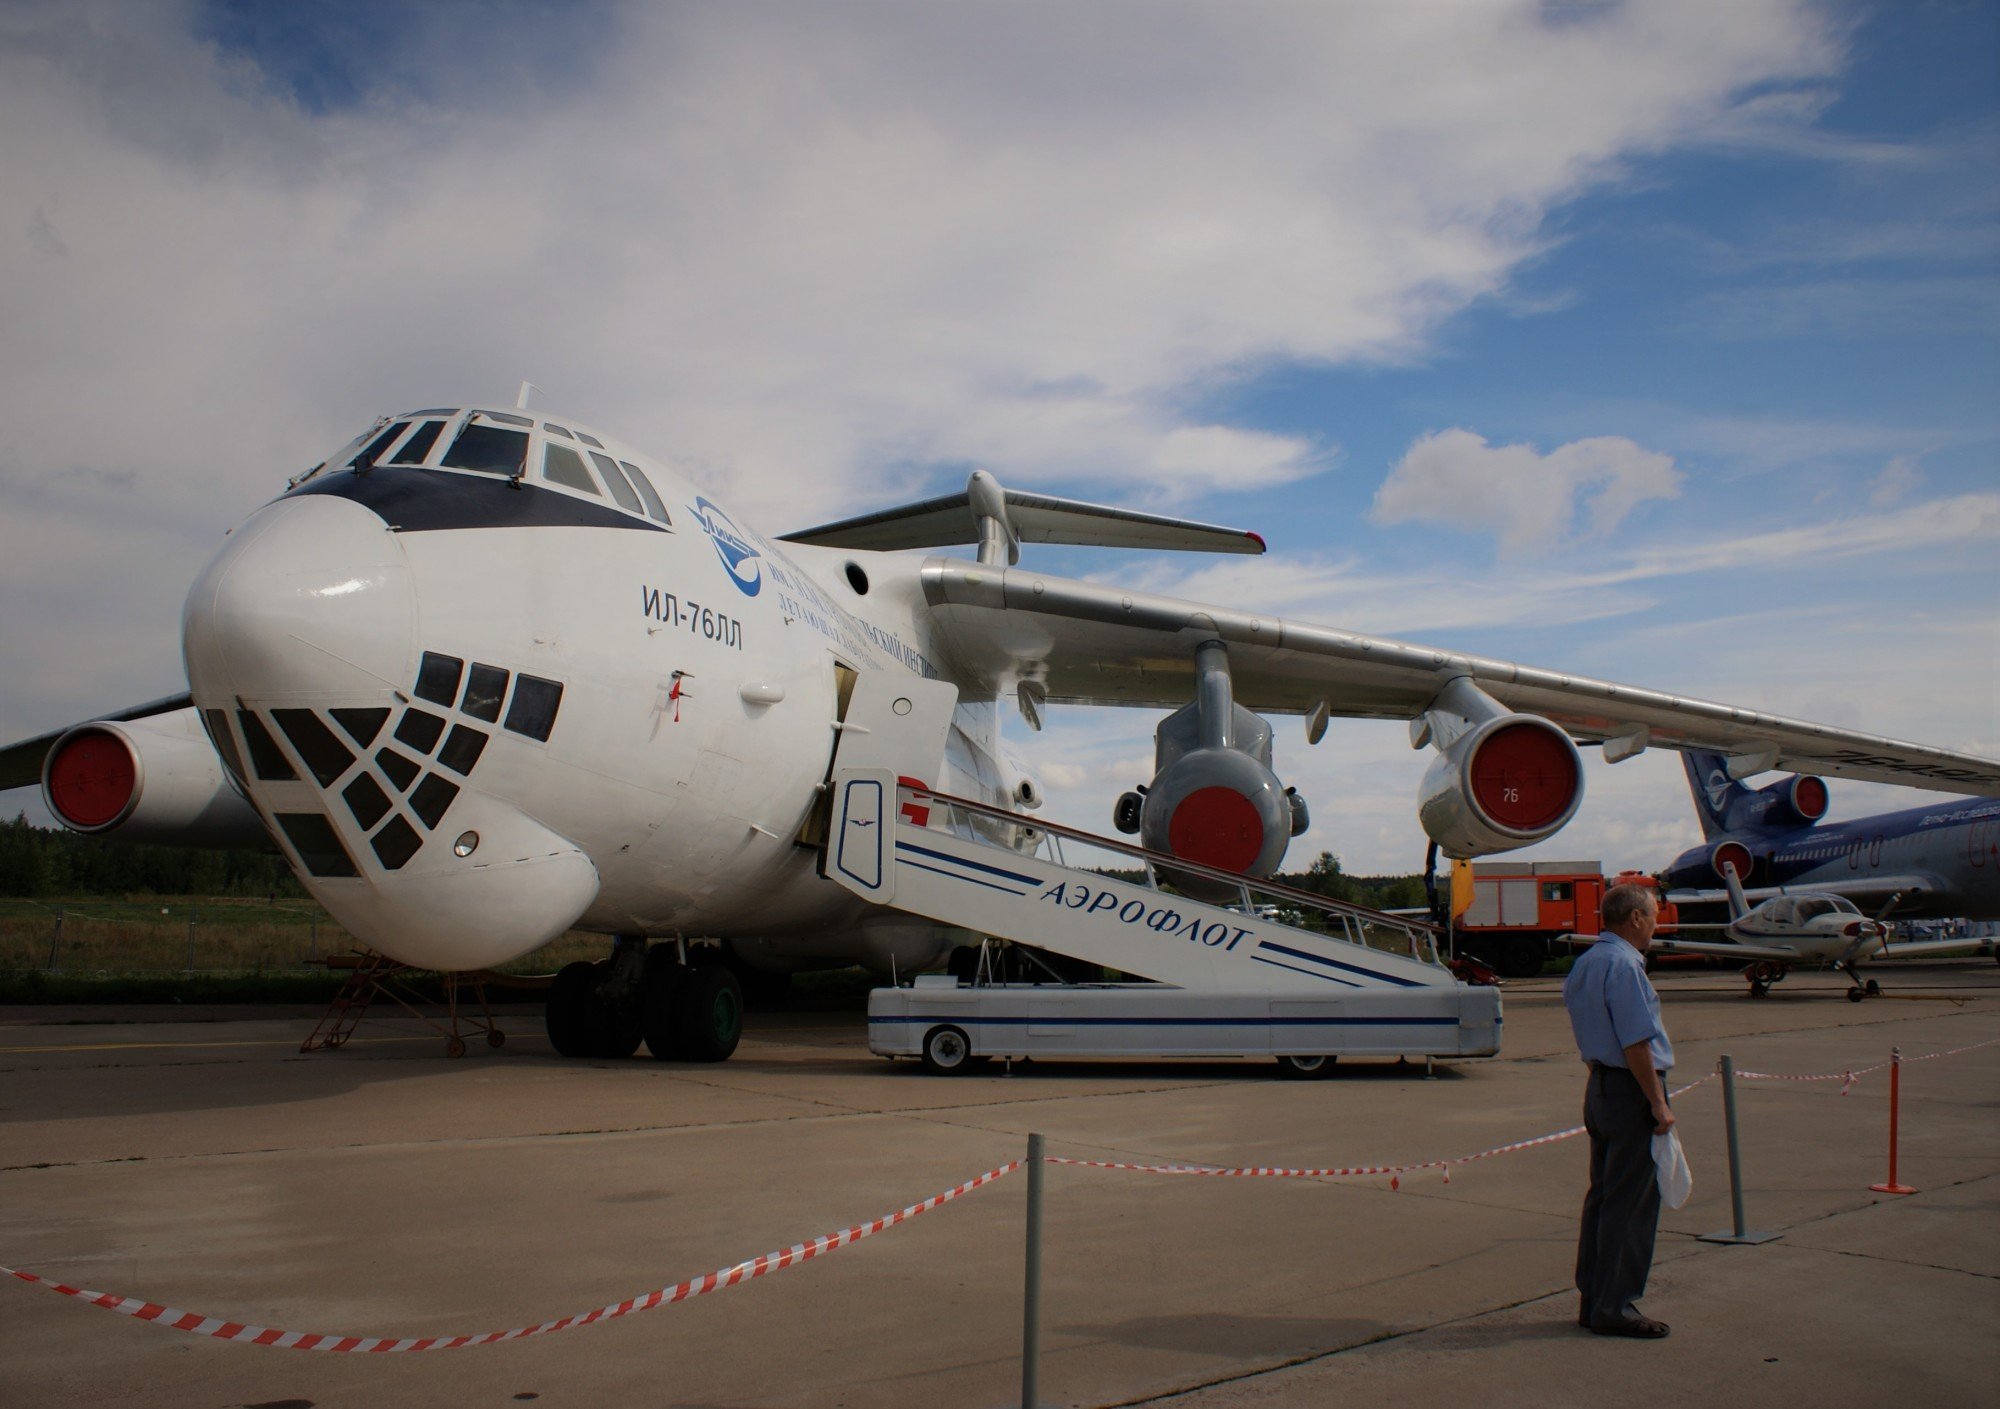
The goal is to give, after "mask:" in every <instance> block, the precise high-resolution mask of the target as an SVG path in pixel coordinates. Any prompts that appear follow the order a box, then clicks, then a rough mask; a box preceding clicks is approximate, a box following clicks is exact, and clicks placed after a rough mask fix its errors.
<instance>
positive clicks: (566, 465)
mask: <svg viewBox="0 0 2000 1409" xmlns="http://www.w3.org/2000/svg"><path fill="white" fill-rule="evenodd" d="M542 477H543V478H544V479H547V480H549V481H551V482H552V483H555V484H566V485H568V486H569V487H570V488H571V489H581V490H582V491H583V492H584V493H585V494H595V495H596V496H597V497H598V498H600V499H602V498H603V497H604V491H603V490H601V489H599V488H598V487H597V481H596V480H593V479H592V478H591V477H590V471H589V470H588V469H586V468H585V467H584V463H583V457H582V456H581V455H579V454H577V453H576V452H575V451H574V450H572V449H570V448H569V447H568V446H567V445H554V444H545V445H543V446H542Z"/></svg>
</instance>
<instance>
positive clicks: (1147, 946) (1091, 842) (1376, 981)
mask: <svg viewBox="0 0 2000 1409" xmlns="http://www.w3.org/2000/svg"><path fill="white" fill-rule="evenodd" d="M827 842H828V844H827V851H826V861H825V866H826V873H827V876H828V878H829V879H831V880H833V881H835V882H837V883H838V884H840V885H842V886H845V887H846V888H847V889H848V890H851V891H853V892H854V893H855V894H856V895H859V896H861V897H862V898H864V899H866V900H870V901H873V902H874V903H876V904H878V905H885V906H888V907H890V908H893V909H897V910H902V911H906V912H908V913H911V914H915V915H921V916H923V917H925V918H926V919H930V920H935V921H937V922H939V923H940V924H946V925H954V926H958V927H960V928H963V929H967V930H971V931H973V932H975V933H977V934H984V935H992V936H994V937H995V938H1000V939H1007V940H1012V941H1013V942H1015V943H1017V944H1025V945H1031V946H1033V947H1035V948H1037V949H1046V950H1050V951H1052V952H1054V953H1057V954H1063V955H1067V956H1069V957H1071V958H1074V959H1078V960H1081V961H1083V962H1084V963H1086V964H1094V965H1098V966H1100V967H1103V968H1106V969H1111V970H1115V971H1117V972H1119V973H1124V974H1129V975H1132V976H1134V977H1138V978H1144V979H1150V980H1152V981H1153V982H1156V983H1164V984H1171V985H1173V986H1174V987H1176V988H1186V989H1205V990H1226V991H1232V992H1252V991H1260V992H1262V991H1267V992H1309V993H1328V992H1332V991H1336V990H1339V989H1350V990H1355V989H1377V990H1389V991H1393V990H1398V989H1422V988H1449V987H1452V986H1454V985H1456V983H1457V980H1456V978H1455V977H1454V976H1453V975H1452V973H1451V971H1450V970H1449V969H1448V968H1447V967H1446V966H1445V965H1444V963H1443V962H1442V961H1441V959H1440V957H1439V954H1438V946H1437V930H1436V928H1435V927H1434V926H1432V925H1429V924H1426V923H1424V922H1423V921H1421V920H1417V919H1413V918H1411V917H1408V916H1400V915H1389V914H1385V913H1383V912H1382V911H1378V910H1371V909H1368V908H1367V907H1365V906H1360V905H1352V904H1348V903H1346V902H1343V901H1339V900H1333V899H1330V898H1328V897H1326V896H1322V895H1315V894H1313V893H1312V892H1310V891H1303V890H1298V889H1295V888H1293V887H1291V886H1286V885H1281V884H1278V883H1276V882H1273V881H1265V880H1259V879H1256V878H1254V877H1247V876H1243V875H1239V874H1237V873H1235V872H1232V871H1221V870H1216V869H1215V868H1213V867H1209V866H1202V865H1198V864H1196V863H1193V862H1190V861H1185V860H1182V859H1181V858H1179V857H1174V856H1168V855H1164V854H1162V853H1159V852H1154V851H1148V850H1146V849H1145V848H1143V847H1139V846H1133V845H1130V844H1128V843H1126V842H1122V841H1118V840H1116V839H1114V838H1111V837H1104V836H1098V835H1095V834H1093V833H1089V832H1084V831H1079V830H1077V829H1075V828H1071V827H1064V826H1060V825H1057V824H1053V823H1049V822H1044V821H1042V820H1040V819H1039V818H1036V817H1033V816H1030V815H1027V814H1024V813H1019V812H1010V811H1008V810H1006V809H1004V808H1000V807H995V806H992V805H990V804H987V803H982V802H978V801H975V800H973V799H970V798H964V797H954V796H951V795H949V794H946V793H942V792H939V791H938V790H936V789H934V788H931V787H929V786H927V785H926V784H924V783H922V782H920V781H919V780H917V779H914V778H905V777H900V776H896V775H892V774H890V773H889V772H887V771H886V770H881V769H862V770H855V771H850V772H843V773H841V774H839V775H837V777H836V779H835V801H834V812H833V826H832V829H831V832H830V834H829V836H828V839H827ZM1093 854H1094V856H1095V858H1096V860H1097V864H1096V865H1091V864H1089V863H1088V862H1086V860H1085V857H1087V856H1092V855H1093ZM1190 889H1199V890H1201V891H1203V892H1205V893H1206V894H1207V895H1209V896H1211V897H1216V898H1213V899H1198V898H1195V897H1194V896H1191V895H1189V894H1187V893H1186V892H1187V890H1190Z"/></svg>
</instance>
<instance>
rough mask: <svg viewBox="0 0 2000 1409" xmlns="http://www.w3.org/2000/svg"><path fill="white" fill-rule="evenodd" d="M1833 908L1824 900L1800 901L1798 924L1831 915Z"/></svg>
mask: <svg viewBox="0 0 2000 1409" xmlns="http://www.w3.org/2000/svg"><path fill="white" fill-rule="evenodd" d="M1832 913H1833V907H1832V906H1831V905H1829V904H1827V902H1826V901H1824V900H1801V901H1800V902H1799V922H1800V923H1801V924H1803V923H1804V922H1805V921H1807V920H1812V919H1817V918H1818V917H1819V916H1821V915H1831V914H1832Z"/></svg>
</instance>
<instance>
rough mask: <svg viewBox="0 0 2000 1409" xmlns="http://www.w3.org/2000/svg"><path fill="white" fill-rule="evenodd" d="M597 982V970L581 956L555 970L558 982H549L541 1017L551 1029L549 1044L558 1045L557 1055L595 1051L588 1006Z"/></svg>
mask: <svg viewBox="0 0 2000 1409" xmlns="http://www.w3.org/2000/svg"><path fill="white" fill-rule="evenodd" d="M596 985H597V970H596V969H595V968H594V967H593V966H591V965H590V964H586V963H584V962H583V961H582V960H578V961H577V962H576V963H574V964H564V965H563V966H562V970H561V971H560V972H559V973H557V974H556V978H555V982H554V983H552V984H550V985H549V993H548V997H547V999H546V1000H545V1001H544V1003H543V1006H542V1021H543V1023H544V1025H545V1026H546V1027H547V1028H548V1031H549V1045H550V1046H551V1047H553V1048H555V1049H556V1055H557V1056H559V1057H588V1056H591V1055H592V1052H591V1050H590V1041H589V1032H590V1026H589V1022H588V1019H587V1017H586V1015H585V1009H586V1008H587V1007H588V1006H589V1005H590V1001H591V997H592V993H591V990H592V989H593V988H595V987H596Z"/></svg>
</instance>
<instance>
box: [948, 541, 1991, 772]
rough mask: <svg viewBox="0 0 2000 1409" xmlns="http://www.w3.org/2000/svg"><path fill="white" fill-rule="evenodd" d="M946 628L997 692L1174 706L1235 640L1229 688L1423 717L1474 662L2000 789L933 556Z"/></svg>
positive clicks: (1674, 703)
mask: <svg viewBox="0 0 2000 1409" xmlns="http://www.w3.org/2000/svg"><path fill="white" fill-rule="evenodd" d="M923 585H924V593H925V597H926V599H927V600H928V602H929V604H930V608H931V614H932V617H933V619H934V621H935V623H936V627H937V632H938V636H939V638H940V640H941V642H942V643H943V645H944V648H945V649H946V651H947V652H948V653H949V654H950V655H951V657H952V658H953V663H954V665H955V666H956V667H957V668H958V670H959V671H960V672H961V678H962V679H964V680H965V681H966V682H967V683H968V684H969V685H972V686H974V687H978V686H984V687H986V688H987V689H990V690H991V691H992V693H994V694H995V695H998V694H1000V693H1002V692H1004V691H1006V690H1009V689H1012V688H1013V687H1014V686H1015V684H1017V683H1019V682H1022V681H1029V682H1033V683H1034V684H1035V685H1036V686H1038V687H1039V689H1040V690H1041V691H1043V692H1045V693H1046V698H1047V699H1048V700H1049V701H1051V702H1053V703H1058V704H1097V705H1134V706H1143V707H1148V708H1154V709H1174V708H1178V707H1179V706H1180V705H1183V704H1185V703H1187V701H1188V700H1189V699H1191V698H1192V697H1193V691H1194V684H1193V681H1194V671H1193V665H1194V648H1195V646H1196V645H1198V644H1199V643H1201V642H1202V641H1206V640H1212V639H1220V640H1221V641H1223V642H1224V643H1225V644H1226V645H1227V646H1228V648H1229V662H1230V675H1231V679H1232V681H1233V686H1234V691H1235V698H1236V699H1237V701H1238V702H1240V703H1241V704H1243V705H1245V706H1246V707H1248V708H1250V709H1253V710H1257V711H1260V712H1263V713H1270V714H1307V713H1312V712H1314V711H1316V710H1317V709H1319V708H1321V707H1324V708H1325V709H1326V711H1327V713H1329V714H1333V715H1341V716H1346V717H1350V718H1377V719H1406V720H1413V719H1416V718H1417V717H1418V716H1420V715H1422V714H1423V713H1424V711H1425V710H1426V709H1427V708H1428V707H1429V706H1430V705H1431V703H1432V702H1433V700H1434V698H1435V697H1436V695H1437V694H1438V692H1439V690H1440V689H1442V688H1443V686H1444V685H1445V683H1446V682H1447V681H1448V680H1450V679H1451V678H1453V677H1454V676H1458V675H1469V676H1470V677H1471V678H1472V679H1473V681H1474V682H1475V683H1476V684H1477V685H1478V686H1479V687H1480V688H1481V689H1482V690H1484V691H1485V692H1486V693H1487V694H1489V695H1491V696H1492V697H1493V698H1494V699H1496V700H1498V701H1499V702H1500V703H1501V704H1502V705H1505V706H1506V707H1507V708H1509V709H1513V710H1518V711H1523V712H1527V713H1533V714H1539V715H1543V716H1545V717H1547V718H1548V719H1550V720H1552V721H1554V722H1555V723H1557V724H1559V725H1561V726H1562V727H1563V728H1564V729H1565V730H1567V731H1568V732H1569V734H1570V736H1571V737H1572V738H1574V739H1576V740H1578V741H1579V742H1583V743H1602V742H1606V741H1616V742H1618V743H1619V744H1620V745H1621V748H1622V749H1623V750H1624V751H1625V752H1626V753H1628V754H1629V753H1630V752H1633V751H1635V749H1634V747H1633V746H1634V745H1635V744H1636V745H1646V744H1651V745H1658V746H1661V747H1666V748H1676V749H1687V748H1703V749H1713V750H1715V751H1717V752H1721V753H1726V754H1730V755H1733V756H1743V757H1746V758H1747V759H1749V760H1752V761H1754V762H1755V763H1756V764H1757V765H1758V766H1757V767H1752V768H1749V769H1747V770H1746V771H1747V772H1753V773H1754V772H1760V771H1766V770H1769V769H1774V768H1775V769H1785V770H1788V771H1794V772H1802V773H1818V774H1828V775H1832V776H1835V777H1843V778H1862V779H1866V780H1869V781H1871V782H1879V783H1902V784H1905V785H1907V786H1910V787H1917V788H1930V789H1934V790H1936V791H1939V792H1954V793H1972V794H1978V795H1981V796H1985V797H2000V761H1996V760H1994V759H1988V758H1980V757H1977V756H1975V755H1970V754H1960V753H1953V752H1951V751H1949V750H1946V749H1939V748H1931V747H1928V746H1926V745H1922V744H1913V743H1906V742H1903V741H1901V740H1896V739H1887V738H1880V737H1877V736H1875V735H1871V734H1863V733H1858V732H1856V731H1853V730H1847V729H1838V728H1834V727H1832V726H1829V725H1823V724H1813V723H1809V722H1808V721H1805V720H1801V719H1790V718H1786V717H1784V716H1782V715H1775V714H1766V713H1763V712H1761V711H1758V710H1752V709H1743V708H1738V707H1735V706H1731V705H1726V704H1716V703H1712V702H1710V701H1707V700H1700V699H1693V698H1690V697H1688V696H1684V695H1674V694H1668V693H1664V692H1662V691H1658V690H1650V689H1642V688H1639V687H1636V686H1632V685H1620V684H1616V683H1614V682H1611V681H1607V680H1595V679H1592V678H1590V677H1588V676H1583V675H1571V674H1566V673H1563V672H1561V671H1554V670H1543V669H1538V668H1536V667H1533V666H1526V665H1519V664H1516V663H1514V662H1512V661H1505V660H1496V659H1494V658H1491V657H1487V656H1469V655H1464V654H1461V653H1458V652H1453V651H1446V650H1441V649H1438V648H1435V647H1431V646H1420V645H1414V644H1411V643H1409V642H1404V641H1396V640H1391V639H1389V638H1387V637H1382V636H1365V635H1362V634H1360V633H1358V632H1352V631H1342V630H1338V629H1335V628H1332V627H1325V626H1315V625H1312V624H1310V623H1306V622H1297V621H1288V620H1286V619H1284V618H1282V617H1278V616H1273V615H1264V614H1260V613H1254V612H1250V611H1246V610H1243V609H1242V608H1238V607H1224V606H1214V605H1207V604H1203V603H1199V602H1189V601H1183V600H1180V599H1177V598H1173V597H1166V596H1160V595H1156V594H1153V593H1147V592H1140V591H1135V590H1132V589H1129V588H1121V587H1114V586H1105V585H1100V584H1097V583H1091V582H1081V581H1076V580H1073V579H1068V578H1061V577H1054V576H1051V575H1049V574H1047V573H1040V572H1034V571H1030V570H1027V569H1023V568H1002V567H997V566H992V565H988V564H982V563H971V562H964V561H961V560H957V559H950V558H943V557H934V558H931V559H929V560H927V561H926V562H925V564H924V568H923Z"/></svg>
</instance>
